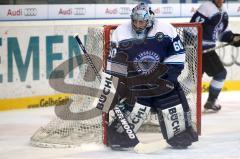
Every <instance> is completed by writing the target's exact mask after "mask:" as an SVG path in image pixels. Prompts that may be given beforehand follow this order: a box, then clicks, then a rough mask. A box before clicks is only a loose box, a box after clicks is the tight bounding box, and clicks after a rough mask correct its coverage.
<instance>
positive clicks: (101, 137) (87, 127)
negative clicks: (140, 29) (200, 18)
mask: <svg viewBox="0 0 240 159" xmlns="http://www.w3.org/2000/svg"><path fill="white" fill-rule="evenodd" d="M173 26H174V27H175V28H176V31H177V33H178V34H179V36H180V38H181V40H182V42H183V45H184V47H185V49H186V62H185V65H184V70H183V71H182V73H181V75H180V76H179V78H178V79H179V81H180V84H181V86H182V88H183V90H184V93H185V95H186V97H187V100H188V103H189V105H190V107H191V111H192V119H193V123H194V128H195V129H196V130H197V132H198V134H201V93H202V92H201V81H202V71H201V69H202V56H201V55H202V54H201V53H202V27H201V24H199V23H174V24H173ZM116 27H117V26H116V25H106V26H103V27H97V26H95V27H89V29H88V33H87V41H86V49H87V52H88V53H89V54H93V55H96V56H98V57H99V58H101V59H102V71H104V69H105V68H106V62H107V61H106V60H107V57H108V54H109V45H110V41H111V33H112V32H113V30H114V29H116ZM87 73H88V70H87V67H82V68H81V70H80V71H79V73H78V74H79V77H78V78H76V79H75V80H74V81H73V82H74V83H76V84H79V83H81V84H83V85H86V86H88V87H92V88H99V86H100V82H99V81H97V80H95V81H93V82H86V81H84V78H83V75H84V74H87ZM71 100H72V103H71V108H72V110H73V111H75V112H84V111H87V110H90V109H92V108H93V107H96V106H95V105H94V104H93V103H94V100H95V98H94V97H89V96H85V95H79V94H78V95H72V96H71ZM61 113H63V114H64V113H67V112H61ZM64 115H65V116H67V114H64ZM108 117H109V115H108V114H106V113H103V114H102V115H100V116H98V117H95V118H93V119H89V120H63V119H59V118H58V117H55V118H54V119H53V120H52V121H50V122H49V123H48V124H47V125H46V126H44V127H41V128H39V129H38V130H37V131H36V132H35V134H34V135H33V136H32V137H31V143H32V144H33V145H35V146H38V147H72V146H79V145H81V144H83V143H92V142H94V143H103V144H106V143H107V136H108V135H107V129H106V128H107V121H108Z"/></svg>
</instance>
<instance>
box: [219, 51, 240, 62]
mask: <svg viewBox="0 0 240 159" xmlns="http://www.w3.org/2000/svg"><path fill="white" fill-rule="evenodd" d="M239 53H240V49H239V48H235V47H228V48H222V49H220V50H219V51H218V55H219V58H220V60H221V61H222V63H223V65H224V66H226V67H230V66H233V65H234V64H236V65H237V66H240V55H239Z"/></svg>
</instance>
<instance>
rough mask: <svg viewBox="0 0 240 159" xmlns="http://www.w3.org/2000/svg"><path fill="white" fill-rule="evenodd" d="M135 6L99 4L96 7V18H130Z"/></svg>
mask: <svg viewBox="0 0 240 159" xmlns="http://www.w3.org/2000/svg"><path fill="white" fill-rule="evenodd" d="M134 6H135V4H128V5H126V4H111V5H109V4H98V5H96V18H130V14H131V11H132V8H133V7H134Z"/></svg>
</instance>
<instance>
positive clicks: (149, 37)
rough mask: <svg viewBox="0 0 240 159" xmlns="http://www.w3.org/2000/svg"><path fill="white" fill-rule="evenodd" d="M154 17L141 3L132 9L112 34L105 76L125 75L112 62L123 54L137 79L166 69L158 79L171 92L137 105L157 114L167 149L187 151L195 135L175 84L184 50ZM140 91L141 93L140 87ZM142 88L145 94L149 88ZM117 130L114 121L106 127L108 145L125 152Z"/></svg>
mask: <svg viewBox="0 0 240 159" xmlns="http://www.w3.org/2000/svg"><path fill="white" fill-rule="evenodd" d="M153 16H154V13H153V12H152V11H151V10H150V8H149V6H148V5H147V4H145V3H140V4H138V5H137V6H136V7H134V8H133V9H132V13H131V21H129V22H127V23H124V24H122V25H119V26H118V27H117V29H116V30H114V32H113V34H112V38H111V49H110V56H109V60H108V66H107V70H106V72H107V73H109V74H112V75H113V76H118V75H120V74H125V73H126V72H125V71H123V70H124V68H125V65H121V64H120V63H119V62H118V61H114V59H115V57H117V56H118V55H119V54H121V53H122V52H123V53H125V54H127V56H128V61H132V62H133V67H134V68H135V71H136V72H137V74H140V75H145V76H148V74H150V73H151V72H153V71H156V70H155V69H156V68H157V65H158V64H159V63H161V64H164V65H166V66H167V67H168V72H167V73H165V74H164V75H163V76H161V77H158V78H161V79H164V80H168V81H170V82H171V83H172V84H173V85H174V88H173V89H172V91H171V92H167V93H165V94H164V95H161V96H153V97H147V98H146V97H138V98H137V102H136V103H140V104H141V105H144V106H145V107H151V109H152V111H154V112H156V113H157V114H158V120H159V123H160V128H161V132H162V134H163V137H164V138H165V140H166V141H167V143H168V144H169V145H171V146H172V147H174V148H187V147H188V146H190V145H191V144H192V142H195V141H197V140H198V135H197V133H196V131H195V130H194V129H193V127H192V120H191V110H190V108H189V105H188V102H187V100H186V97H185V94H184V92H183V90H182V88H181V86H180V84H179V82H178V80H177V78H178V76H179V75H180V74H181V71H182V69H183V67H184V62H185V49H184V47H183V45H182V42H181V40H180V38H179V36H178V34H177V32H176V30H175V28H174V27H173V26H172V25H171V24H169V23H166V22H162V21H159V20H157V19H154V17H153ZM128 73H129V72H128ZM126 76H129V74H128V75H126ZM140 80H141V79H140ZM139 88H140V90H141V86H139ZM139 88H138V89H139ZM142 88H143V90H146V89H148V88H151V85H147V86H142ZM160 89H161V88H160ZM126 94H127V93H126ZM135 105H136V104H135ZM132 107H134V105H131V104H129V103H127V102H125V103H124V104H123V108H122V111H123V112H124V113H125V115H126V116H127V114H129V113H127V112H131V111H132V109H133V108H132ZM130 120H131V119H130ZM130 122H131V121H130ZM118 126H119V124H118V122H117V121H114V122H112V123H111V124H110V125H109V127H108V145H109V146H110V147H112V148H113V149H124V148H128V147H129V144H128V140H129V139H128V137H126V136H124V135H122V134H121V132H119V131H118Z"/></svg>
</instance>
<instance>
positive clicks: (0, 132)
mask: <svg viewBox="0 0 240 159" xmlns="http://www.w3.org/2000/svg"><path fill="white" fill-rule="evenodd" d="M206 96H207V95H206V94H203V100H202V101H203V102H205V100H206ZM219 102H220V103H221V104H222V110H221V111H220V112H218V113H215V114H203V115H202V135H201V136H200V138H199V139H200V140H199V142H197V143H194V144H193V145H192V146H191V147H189V148H188V149H186V150H174V149H171V148H166V149H162V150H159V151H158V152H156V153H153V154H136V153H135V152H133V151H112V150H110V149H109V148H106V147H104V146H103V145H94V144H89V145H83V146H81V147H78V148H68V149H63V148H58V149H56V148H36V147H32V146H31V145H30V144H29V139H30V137H31V136H32V134H33V133H34V132H35V131H36V130H37V129H38V128H39V127H40V126H44V125H46V124H47V123H48V122H49V121H50V120H51V119H52V118H53V116H54V111H53V107H52V108H40V109H28V110H14V111H5V112H0V159H205V158H206V159H240V92H224V93H222V94H221V95H220V98H219ZM142 137H145V139H144V140H145V141H148V136H147V135H146V136H144V135H143V136H142ZM149 140H151V139H149Z"/></svg>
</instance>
